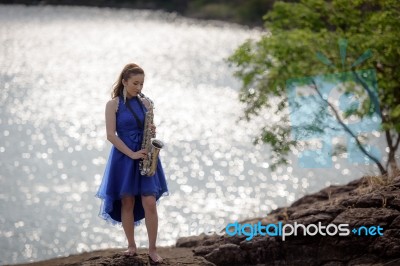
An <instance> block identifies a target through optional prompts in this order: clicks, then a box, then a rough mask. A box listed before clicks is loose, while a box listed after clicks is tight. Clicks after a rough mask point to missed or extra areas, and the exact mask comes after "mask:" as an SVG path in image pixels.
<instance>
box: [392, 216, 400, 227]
mask: <svg viewBox="0 0 400 266" xmlns="http://www.w3.org/2000/svg"><path fill="white" fill-rule="evenodd" d="M390 228H398V229H400V215H399V216H397V217H396V218H394V220H393V222H392V223H391V224H390Z"/></svg>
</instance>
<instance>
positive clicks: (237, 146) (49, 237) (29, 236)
mask: <svg viewBox="0 0 400 266" xmlns="http://www.w3.org/2000/svg"><path fill="white" fill-rule="evenodd" d="M260 34H261V32H260V30H256V29H254V30H250V29H248V28H246V27H241V26H238V25H233V24H227V23H214V22H201V21H196V20H190V19H184V18H180V17H177V16H176V15H174V14H166V13H161V12H153V11H151V12H150V11H134V10H124V9H107V8H104V9H98V8H85V7H25V6H6V5H3V6H0V38H1V48H0V65H1V67H0V89H1V94H0V102H1V113H0V136H1V138H0V159H1V162H0V213H1V217H0V263H1V264H3V263H20V262H28V261H39V260H43V259H47V258H53V257H57V256H65V255H68V254H73V253H78V252H83V251H90V250H95V249H102V248H111V247H124V246H126V242H125V236H124V233H123V230H122V228H120V227H119V228H118V227H112V226H110V225H109V224H106V222H105V221H104V220H102V219H100V218H99V217H98V216H97V214H98V211H99V206H100V200H99V199H97V198H95V197H94V195H95V193H96V191H97V188H98V186H99V184H100V182H101V178H102V174H103V170H104V167H105V162H106V159H107V156H108V153H109V151H110V149H111V146H110V143H109V142H107V141H106V136H105V123H104V108H105V103H106V102H107V101H108V99H109V98H110V93H111V85H112V83H113V82H114V81H115V79H116V77H117V75H118V74H119V72H120V71H121V69H122V68H123V66H124V65H125V64H126V63H129V62H135V63H138V64H139V65H141V66H142V67H143V69H144V70H145V72H146V79H145V84H144V93H145V94H147V96H149V97H150V98H152V99H153V101H154V102H155V106H156V109H155V122H156V125H157V138H159V139H161V140H162V141H164V142H165V144H166V146H165V148H164V149H163V150H162V152H161V154H160V156H161V158H162V160H163V165H164V169H165V173H166V176H167V181H168V185H169V189H170V193H171V195H170V196H168V197H165V198H162V199H161V201H160V204H159V206H158V213H159V218H160V219H159V236H158V242H157V243H158V245H173V244H174V243H175V241H176V239H177V238H178V237H180V236H186V235H189V234H190V233H193V232H189V226H188V225H189V224H194V223H198V224H200V225H201V226H205V225H206V224H207V225H210V226H211V227H212V226H215V227H217V226H220V225H224V224H226V223H228V222H232V221H234V220H242V219H246V218H250V217H257V216H262V215H265V214H266V213H267V212H269V211H270V210H272V209H275V208H277V207H278V206H283V205H287V204H290V203H291V202H293V201H294V200H295V199H297V198H299V197H300V196H302V195H304V194H306V193H311V192H314V191H317V190H318V189H320V188H322V187H324V186H326V185H329V184H339V183H346V182H348V181H349V180H352V179H355V178H358V177H360V176H361V174H363V173H366V172H368V171H373V169H374V168H371V167H370V168H366V167H364V166H351V165H346V164H343V163H340V160H337V162H336V163H335V167H334V168H333V169H330V170H329V171H326V169H325V170H321V171H319V170H310V169H301V168H298V167H297V166H296V163H295V160H294V161H293V165H288V166H287V167H282V168H279V169H278V171H277V172H276V173H271V171H270V170H269V164H268V162H269V149H268V147H266V146H264V145H257V146H254V145H253V144H252V139H253V137H254V136H255V135H257V132H258V130H259V128H260V127H261V126H262V124H263V123H268V121H270V120H274V121H276V120H277V119H279V118H278V117H276V116H272V115H271V114H270V113H268V112H266V113H265V114H264V115H263V116H262V117H260V118H259V119H258V120H256V121H254V122H251V123H248V122H245V121H238V118H239V117H240V116H241V115H242V114H243V106H242V105H241V104H240V103H239V101H238V89H239V87H240V83H239V81H237V80H236V79H234V78H233V76H232V72H233V69H231V68H229V67H228V65H227V64H226V63H225V62H224V58H226V57H227V56H229V55H230V54H231V53H232V51H233V50H234V49H235V48H236V47H237V46H238V45H239V44H240V43H242V42H243V41H244V40H245V39H246V38H257V37H258V36H259V35H260ZM292 159H293V157H292ZM135 236H136V243H137V245H138V246H142V247H146V246H147V234H146V229H145V226H144V225H142V226H140V227H137V228H135Z"/></svg>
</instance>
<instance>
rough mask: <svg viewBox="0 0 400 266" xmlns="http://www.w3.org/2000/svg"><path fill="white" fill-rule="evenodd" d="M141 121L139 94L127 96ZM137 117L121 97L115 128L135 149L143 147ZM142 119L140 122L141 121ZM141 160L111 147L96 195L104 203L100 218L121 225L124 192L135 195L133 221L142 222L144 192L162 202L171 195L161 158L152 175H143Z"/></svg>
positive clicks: (141, 104)
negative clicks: (129, 97) (142, 197)
mask: <svg viewBox="0 0 400 266" xmlns="http://www.w3.org/2000/svg"><path fill="white" fill-rule="evenodd" d="M126 101H129V104H130V106H131V108H132V109H133V111H134V112H135V114H136V115H137V118H138V119H139V120H140V122H141V124H142V125H144V118H145V112H146V111H147V110H146V107H145V106H144V105H143V103H142V102H141V100H140V99H139V98H138V97H137V96H136V97H132V98H131V99H126ZM138 122H139V121H137V120H136V118H135V116H134V115H133V114H132V112H131V111H130V110H129V109H128V107H127V106H126V105H125V104H124V102H123V99H122V97H121V96H119V105H118V109H117V113H116V131H117V135H118V137H119V138H120V139H121V140H122V141H123V142H124V143H125V144H126V145H127V146H128V147H129V148H130V149H131V150H133V151H138V150H140V149H141V144H142V139H143V129H142V127H141V126H140V125H139V124H138ZM140 122H139V123H140ZM139 161H140V160H139V159H137V160H133V159H131V158H129V157H128V156H126V155H125V154H124V153H122V152H121V151H119V150H118V149H117V148H115V146H112V148H111V151H110V154H109V157H108V161H107V164H106V167H105V170H104V175H103V179H102V182H101V184H100V187H99V189H98V191H97V193H96V195H95V196H96V197H98V198H100V199H101V200H102V201H101V206H100V212H99V217H101V218H103V219H104V220H106V221H107V222H109V223H111V224H112V225H122V222H121V198H122V197H123V196H124V195H130V196H135V206H134V210H133V216H134V224H135V225H140V224H141V220H142V219H143V218H144V216H145V213H144V208H143V206H142V200H141V195H154V196H155V198H156V201H157V205H158V203H159V201H158V200H159V199H160V197H161V196H164V195H169V192H168V186H167V182H166V179H165V176H164V171H163V167H162V165H161V161H160V154H159V157H158V164H157V171H156V173H155V174H154V175H153V176H150V177H148V176H142V175H141V174H140V170H139Z"/></svg>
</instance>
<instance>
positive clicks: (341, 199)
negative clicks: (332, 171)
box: [194, 177, 400, 266]
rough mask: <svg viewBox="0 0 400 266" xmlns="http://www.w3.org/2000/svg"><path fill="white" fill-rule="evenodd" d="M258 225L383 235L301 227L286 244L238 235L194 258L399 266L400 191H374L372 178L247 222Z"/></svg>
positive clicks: (210, 244) (212, 243) (213, 242)
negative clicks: (371, 229)
mask: <svg viewBox="0 0 400 266" xmlns="http://www.w3.org/2000/svg"><path fill="white" fill-rule="evenodd" d="M398 179H399V180H398V181H399V182H400V177H399V178H398ZM396 182H397V181H396ZM258 221H261V223H262V224H263V225H267V224H270V223H273V224H277V223H278V222H279V221H282V222H283V224H286V223H288V224H294V223H295V222H297V224H303V225H305V226H307V225H310V224H318V223H319V222H320V223H321V225H323V226H326V225H328V224H330V223H332V224H335V225H338V224H349V226H348V229H349V230H352V229H353V228H354V229H359V227H361V226H365V227H368V226H380V227H381V228H383V229H382V230H383V236H379V235H367V236H365V235H356V234H355V233H353V232H352V231H349V233H350V234H349V235H347V236H340V235H338V234H337V235H334V236H329V235H326V236H322V235H319V234H317V235H315V236H309V235H308V236H304V235H303V232H302V230H300V229H301V228H300V227H299V230H298V231H297V233H298V234H297V235H292V236H286V238H285V240H283V239H282V237H281V236H268V235H266V236H260V235H256V236H254V237H253V238H252V239H251V240H249V241H248V240H246V236H240V237H239V236H237V235H236V236H234V237H229V236H226V235H225V236H221V237H220V238H218V239H211V238H209V239H208V240H203V242H202V243H204V244H203V246H201V247H197V248H196V249H194V253H195V254H198V255H201V256H203V257H204V258H206V259H207V260H209V261H211V262H213V263H215V265H311V266H314V265H325V266H327V265H332V266H333V265H335V266H336V265H400V259H399V260H398V258H399V257H400V230H399V229H400V186H399V187H396V186H394V185H393V184H389V185H387V186H371V185H370V184H369V183H368V179H367V178H361V179H359V180H355V181H352V182H350V183H348V184H347V185H343V186H330V187H328V188H325V189H323V190H321V191H319V192H317V193H314V194H311V195H306V196H304V197H303V198H301V199H299V200H297V201H296V202H294V203H293V204H292V205H291V206H289V207H280V208H278V209H276V210H273V211H271V212H270V213H269V214H268V215H267V216H266V217H260V218H258V219H249V220H247V221H246V222H248V223H251V224H256V223H257V222H258ZM244 222H245V221H243V222H240V223H244ZM362 232H363V231H362ZM198 243H201V242H198ZM396 263H398V264H396Z"/></svg>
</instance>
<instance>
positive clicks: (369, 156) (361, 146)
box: [312, 79, 387, 174]
mask: <svg viewBox="0 0 400 266" xmlns="http://www.w3.org/2000/svg"><path fill="white" fill-rule="evenodd" d="M312 83H313V84H314V89H315V90H316V92H317V93H318V95H319V97H320V98H321V99H322V100H323V101H324V102H326V103H327V104H328V106H329V107H330V108H331V109H332V111H333V113H334V114H335V117H336V119H337V121H338V122H339V124H340V125H341V126H342V127H343V129H344V130H345V131H346V132H347V133H349V134H350V136H352V137H353V138H354V139H355V141H356V143H357V146H358V148H359V149H360V150H361V151H362V152H363V153H364V154H365V155H366V156H367V157H368V158H370V159H371V160H372V161H374V162H375V164H376V165H377V166H378V168H379V170H380V172H381V174H386V172H387V171H386V170H385V168H384V167H383V166H382V164H381V163H380V162H379V160H378V159H377V158H375V157H374V156H372V155H371V154H369V153H368V152H367V151H366V150H365V148H364V147H363V145H362V144H361V142H360V141H359V139H358V137H357V136H356V135H355V134H354V133H353V132H352V131H351V130H350V128H349V127H348V126H347V125H346V124H345V123H344V122H343V121H342V119H341V118H340V116H339V114H338V112H337V110H336V109H335V107H334V106H333V105H332V104H331V103H330V102H329V101H328V100H325V99H324V97H323V96H322V94H321V92H320V91H319V90H318V87H317V84H316V83H315V81H314V79H312Z"/></svg>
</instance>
